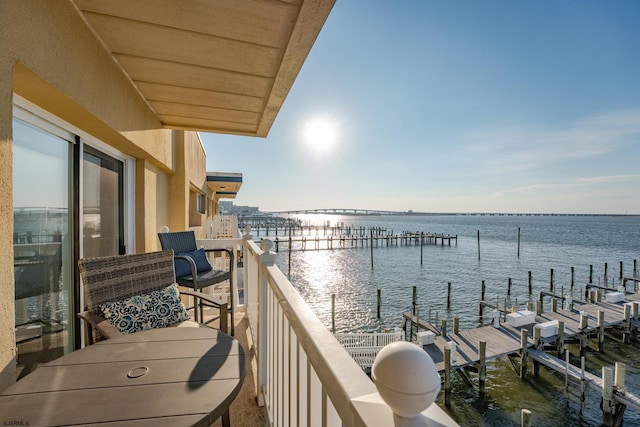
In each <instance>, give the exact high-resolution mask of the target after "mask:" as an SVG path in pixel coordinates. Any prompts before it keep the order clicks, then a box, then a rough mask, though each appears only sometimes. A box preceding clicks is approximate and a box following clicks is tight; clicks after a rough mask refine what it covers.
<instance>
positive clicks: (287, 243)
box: [273, 232, 458, 252]
mask: <svg viewBox="0 0 640 427" xmlns="http://www.w3.org/2000/svg"><path fill="white" fill-rule="evenodd" d="M452 241H453V242H455V243H457V242H458V236H451V235H448V234H438V233H424V232H422V233H416V232H404V233H402V234H374V233H370V235H368V236H367V235H357V234H344V235H332V234H330V235H327V236H322V235H315V236H304V235H303V236H296V237H293V236H289V237H287V236H285V237H282V238H280V237H278V236H276V237H274V238H273V242H274V244H275V251H276V252H279V251H280V250H281V249H285V250H289V251H296V250H298V251H305V250H331V249H348V248H358V247H361V248H365V247H382V246H385V247H390V246H426V245H440V246H445V244H446V245H447V246H451V242H452Z"/></svg>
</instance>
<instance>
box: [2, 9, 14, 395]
mask: <svg viewBox="0 0 640 427" xmlns="http://www.w3.org/2000/svg"><path fill="white" fill-rule="evenodd" d="M3 3H4V2H3ZM2 9H3V8H0V16H2V15H3V13H2V12H3V11H2ZM2 19H3V18H1V17H0V22H1V20H2ZM1 26H2V24H1V23H0V27H1ZM0 31H2V30H1V29H0ZM2 37H3V36H2V34H1V33H0V40H2ZM6 62H7V52H6V51H5V49H4V48H3V46H2V42H1V41H0V64H1V66H0V271H2V274H0V391H2V390H4V389H5V388H7V387H8V386H9V385H10V384H11V383H12V382H13V381H15V376H16V370H15V361H16V360H15V356H16V346H15V335H14V334H15V332H14V325H15V305H14V302H13V301H14V278H13V239H12V236H13V159H12V154H11V153H12V136H11V116H12V93H11V87H12V85H13V83H12V80H13V67H10V66H6Z"/></svg>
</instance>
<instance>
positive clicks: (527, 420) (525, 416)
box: [520, 409, 531, 427]
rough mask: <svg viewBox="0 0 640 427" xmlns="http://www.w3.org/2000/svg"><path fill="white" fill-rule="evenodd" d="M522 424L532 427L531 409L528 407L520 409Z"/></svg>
mask: <svg viewBox="0 0 640 427" xmlns="http://www.w3.org/2000/svg"><path fill="white" fill-rule="evenodd" d="M520 424H522V427H531V411H530V410H528V409H522V410H521V411H520Z"/></svg>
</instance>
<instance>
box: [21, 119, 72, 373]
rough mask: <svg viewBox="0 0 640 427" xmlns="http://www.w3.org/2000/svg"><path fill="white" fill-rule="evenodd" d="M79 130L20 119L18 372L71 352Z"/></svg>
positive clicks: (23, 371) (29, 370)
mask: <svg viewBox="0 0 640 427" xmlns="http://www.w3.org/2000/svg"><path fill="white" fill-rule="evenodd" d="M72 141H73V135H71V134H69V133H67V132H65V131H63V130H62V129H57V128H54V127H52V126H50V125H48V126H46V130H45V128H40V127H36V126H34V125H31V124H28V123H26V122H23V121H21V120H18V119H14V121H13V191H14V193H13V207H14V209H13V215H14V221H13V222H14V233H13V250H14V276H15V307H16V319H15V331H16V344H17V347H18V377H19V378H20V377H22V376H24V375H26V374H28V373H29V372H31V371H32V370H34V369H35V368H37V367H38V365H39V364H40V363H42V362H46V361H49V360H53V359H55V358H57V357H60V356H61V355H63V354H65V353H68V352H70V351H72V349H73V343H74V331H73V328H74V319H75V307H74V304H73V301H74V299H73V295H74V294H73V276H74V273H73V271H74V270H73V265H74V262H73V241H74V239H73V234H72V230H73V209H72V207H73V204H72V187H71V182H72V179H71V177H72V174H73V168H72V164H73V162H72V159H73V146H74V144H73V142H72Z"/></svg>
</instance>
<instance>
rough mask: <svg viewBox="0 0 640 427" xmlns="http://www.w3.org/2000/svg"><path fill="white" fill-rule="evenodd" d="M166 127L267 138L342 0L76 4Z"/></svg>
mask: <svg viewBox="0 0 640 427" xmlns="http://www.w3.org/2000/svg"><path fill="white" fill-rule="evenodd" d="M72 1H73V3H74V4H75V5H76V7H77V9H78V10H79V12H80V13H81V14H82V16H83V17H84V20H85V21H86V23H87V25H88V26H89V27H90V28H91V30H92V31H93V32H94V33H95V35H96V37H97V38H98V39H99V40H100V41H101V43H102V44H103V45H104V47H105V48H106V49H107V51H108V52H110V54H111V55H112V57H113V59H114V60H115V62H116V63H117V64H118V65H119V66H120V67H121V68H122V70H123V72H124V73H125V74H126V75H127V76H128V78H129V79H130V80H131V82H132V84H133V85H134V86H135V87H136V88H137V90H138V92H139V93H140V94H141V95H142V97H143V98H144V99H145V100H146V102H147V103H148V105H149V107H150V108H151V109H152V110H153V111H154V112H155V114H156V115H157V117H158V119H159V120H160V122H161V123H162V125H163V126H164V127H167V128H172V129H189V130H198V131H207V132H218V133H229V134H237V135H250V136H260V137H265V136H267V134H268V132H269V130H270V128H271V125H272V123H273V121H274V119H275V117H276V115H277V114H278V111H279V110H280V108H281V107H282V104H283V103H284V100H285V98H286V96H287V94H288V93H289V90H290V89H291V86H292V85H293V82H294V81H295V79H296V77H297V75H298V72H299V71H300V69H301V67H302V65H303V63H304V61H305V59H306V57H307V55H308V53H309V51H310V50H311V47H312V46H313V43H314V42H315V40H316V37H317V36H318V34H319V32H320V30H321V29H322V26H323V25H324V22H325V20H326V18H327V16H328V15H329V12H330V11H331V8H332V7H333V4H334V2H335V0H188V1H184V0H72Z"/></svg>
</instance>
